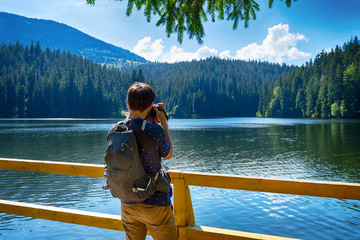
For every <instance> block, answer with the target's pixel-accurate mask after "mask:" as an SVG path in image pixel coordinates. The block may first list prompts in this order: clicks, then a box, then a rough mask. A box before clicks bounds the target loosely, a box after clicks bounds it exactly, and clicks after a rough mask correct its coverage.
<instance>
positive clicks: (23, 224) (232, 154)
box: [0, 118, 360, 240]
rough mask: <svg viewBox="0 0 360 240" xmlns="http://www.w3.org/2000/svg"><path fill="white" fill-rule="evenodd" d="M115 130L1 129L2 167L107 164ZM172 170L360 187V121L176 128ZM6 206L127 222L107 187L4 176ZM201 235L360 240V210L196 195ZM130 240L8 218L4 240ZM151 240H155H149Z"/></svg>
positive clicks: (248, 121)
mask: <svg viewBox="0 0 360 240" xmlns="http://www.w3.org/2000/svg"><path fill="white" fill-rule="evenodd" d="M115 121H116V120H61V119H58V120H31V119H28V120H18V119H1V120H0V157H7V158H23V159H36V160H52V161H64V162H82V163H96V164H103V155H104V149H105V146H106V140H105V137H106V133H107V131H108V129H109V127H110V126H111V125H112V124H113V123H114V122H115ZM169 126H170V129H171V130H170V133H171V137H172V139H173V143H174V157H173V159H171V160H169V161H167V162H166V165H167V166H168V167H170V169H172V170H187V171H199V172H212V173H226V174H240V175H246V176H261V177H274V178H292V179H308V180H326V181H328V180H329V181H342V182H355V183H359V182H360V121H357V120H298V119H259V118H226V119H197V120H190V119H189V120H179V119H173V120H170V121H169ZM0 174H1V181H0V198H1V199H6V200H13V201H21V202H27V203H36V204H44V205H50V206H58V207H64V208H71V209H79V210H87V211H94V212H101V213H110V214H120V205H119V200H117V199H115V198H112V197H111V194H110V193H109V192H108V191H103V190H102V189H101V187H102V186H103V185H104V180H103V179H100V178H87V177H78V176H65V175H53V174H41V173H32V172H20V171H8V170H0ZM190 189H191V197H192V202H193V207H194V213H195V220H196V224H197V225H203V226H211V227H219V228H227V229H234V230H239V231H246V232H254V233H262V234H270V235H277V236H283V237H292V238H301V239H314V240H315V239H316V240H318V239H331V240H332V239H341V240H343V239H354V240H355V239H357V240H358V239H360V201H352V200H340V199H330V198H318V197H304V196H295V195H285V194H271V193H259V192H251V191H236V190H227V189H215V188H204V187H191V188H190ZM50 238H51V239H52V240H57V239H67V240H69V239H108V240H111V239H125V237H124V233H123V232H118V231H112V230H106V229H99V228H93V227H85V226H78V225H74V224H67V223H59V222H52V221H47V220H41V219H32V218H28V217H22V216H16V215H7V214H3V213H0V239H16V240H17V239H34V240H35V239H36V240H38V239H50ZM149 239H151V238H150V237H149Z"/></svg>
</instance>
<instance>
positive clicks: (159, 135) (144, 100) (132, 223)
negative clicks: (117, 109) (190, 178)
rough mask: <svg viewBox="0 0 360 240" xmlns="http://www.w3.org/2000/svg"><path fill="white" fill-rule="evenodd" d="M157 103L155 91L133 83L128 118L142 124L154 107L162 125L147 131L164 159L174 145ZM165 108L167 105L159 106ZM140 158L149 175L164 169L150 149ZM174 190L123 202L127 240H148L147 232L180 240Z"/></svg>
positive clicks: (158, 238) (157, 239)
mask: <svg viewBox="0 0 360 240" xmlns="http://www.w3.org/2000/svg"><path fill="white" fill-rule="evenodd" d="M154 100H155V92H154V90H153V89H152V88H151V87H150V86H149V85H147V84H145V83H134V84H133V85H131V86H130V88H129V89H128V92H127V100H126V103H127V106H128V108H129V115H128V119H130V121H135V122H137V123H138V124H139V125H140V126H142V122H143V121H145V120H144V119H145V118H146V117H147V115H148V113H149V111H150V110H151V108H154V110H155V111H156V117H157V119H156V121H157V122H159V123H160V125H159V124H153V123H148V122H147V124H146V126H145V129H144V132H145V133H147V134H148V135H149V136H150V137H151V138H152V139H153V140H154V141H155V142H156V148H157V149H158V150H159V154H160V156H161V157H162V158H163V159H170V158H171V157H172V152H173V146H172V141H171V138H170V134H169V129H168V125H167V119H166V116H165V112H164V111H159V110H158V108H157V107H156V106H153V102H154ZM158 105H159V106H161V107H162V108H163V109H165V107H164V104H161V103H160V104H158ZM139 156H140V160H141V163H142V165H143V167H144V170H145V172H146V173H149V174H156V173H157V172H159V170H160V169H161V159H154V157H153V155H151V154H150V153H149V151H147V149H144V148H140V149H139ZM171 195H172V190H171V188H170V190H169V191H168V192H155V193H154V194H153V195H151V196H150V197H149V198H147V199H146V200H144V201H143V202H141V203H138V204H136V205H132V206H128V205H125V204H123V203H121V220H122V223H123V226H124V229H125V233H126V239H128V240H139V239H145V237H146V232H147V230H148V231H149V232H150V234H151V236H152V237H153V238H154V239H155V240H172V239H177V238H178V236H177V230H176V225H175V218H174V214H173V212H172V209H171V202H170V197H171Z"/></svg>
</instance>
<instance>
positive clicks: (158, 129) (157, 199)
mask: <svg viewBox="0 0 360 240" xmlns="http://www.w3.org/2000/svg"><path fill="white" fill-rule="evenodd" d="M133 120H134V121H135V122H136V123H138V124H139V126H142V123H143V121H145V120H143V119H142V118H136V119H133ZM144 132H145V133H147V134H148V135H149V136H150V137H151V138H152V139H153V140H154V141H155V143H156V149H157V150H158V151H159V155H160V157H166V156H167V155H168V154H169V152H170V144H169V143H168V141H167V140H166V133H165V130H164V128H163V127H162V126H160V125H158V124H152V123H149V122H147V124H146V127H145V129H144ZM139 157H140V161H141V163H142V165H143V167H144V170H145V172H146V173H148V174H153V175H155V174H156V173H157V172H159V171H160V169H161V159H160V161H159V160H158V159H155V158H154V157H153V156H152V155H151V153H150V152H149V151H147V150H146V149H144V148H142V147H141V148H139ZM171 196H172V189H171V187H170V191H169V192H167V193H165V192H155V193H154V194H153V195H151V196H150V197H149V198H147V199H146V200H144V201H143V202H142V203H145V204H150V205H155V206H168V205H170V204H171V200H170V198H171Z"/></svg>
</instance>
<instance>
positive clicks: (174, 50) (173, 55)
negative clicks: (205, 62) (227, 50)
mask: <svg viewBox="0 0 360 240" xmlns="http://www.w3.org/2000/svg"><path fill="white" fill-rule="evenodd" d="M217 55H218V51H217V50H216V49H213V48H209V47H207V46H204V47H201V48H199V49H198V50H197V51H196V52H185V50H184V49H183V48H179V47H176V46H172V47H171V48H170V51H169V52H167V53H165V54H164V55H163V56H162V58H161V61H163V62H170V63H174V62H182V61H191V60H200V59H205V58H208V57H211V56H217Z"/></svg>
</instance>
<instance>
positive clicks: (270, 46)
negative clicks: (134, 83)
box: [133, 24, 311, 63]
mask: <svg viewBox="0 0 360 240" xmlns="http://www.w3.org/2000/svg"><path fill="white" fill-rule="evenodd" d="M299 41H307V39H306V37H305V36H304V35H302V34H299V33H297V34H293V33H290V32H289V25H287V24H278V25H275V26H273V27H271V28H269V29H268V35H267V36H266V38H265V39H264V40H263V41H262V43H261V44H258V43H251V44H249V45H247V46H245V47H243V48H241V49H239V50H237V51H236V54H235V56H232V55H231V53H230V50H225V51H222V52H220V53H219V51H218V50H216V49H214V48H209V47H208V46H203V47H201V48H199V49H198V50H197V51H196V52H186V51H185V50H184V49H183V48H180V47H177V46H171V47H170V50H169V51H168V52H163V49H164V43H163V41H162V39H161V38H160V39H157V40H155V41H153V42H152V41H151V38H150V37H145V38H143V39H141V40H139V41H138V43H137V45H136V46H135V47H134V49H133V52H134V53H136V54H138V55H140V56H142V57H144V58H146V59H148V60H150V61H155V60H157V61H160V62H169V63H174V62H182V61H191V60H201V59H205V58H208V57H211V56H217V57H220V58H223V59H241V60H261V61H268V62H276V63H283V62H286V63H289V62H292V61H298V60H306V59H308V58H309V57H310V55H311V54H310V53H306V52H302V51H300V50H299V49H297V48H296V45H297V43H298V42H299Z"/></svg>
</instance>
